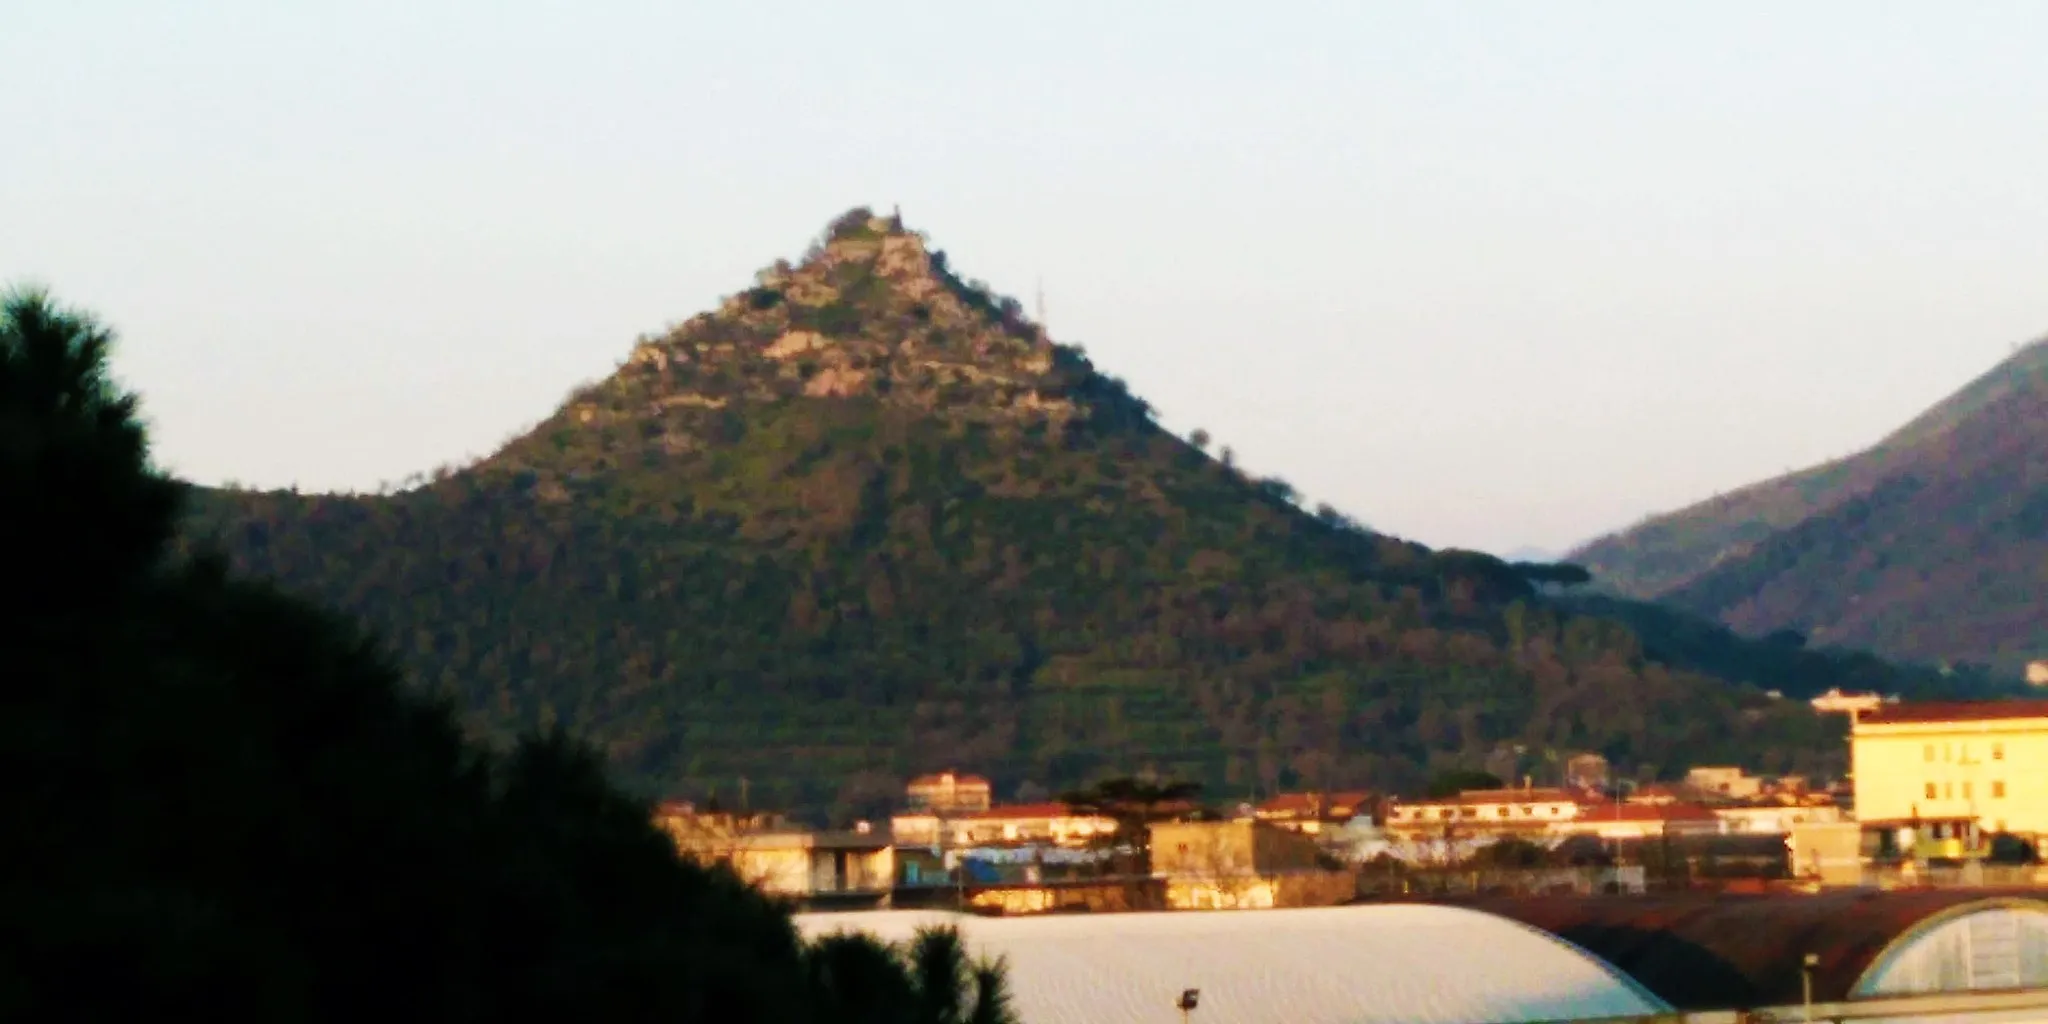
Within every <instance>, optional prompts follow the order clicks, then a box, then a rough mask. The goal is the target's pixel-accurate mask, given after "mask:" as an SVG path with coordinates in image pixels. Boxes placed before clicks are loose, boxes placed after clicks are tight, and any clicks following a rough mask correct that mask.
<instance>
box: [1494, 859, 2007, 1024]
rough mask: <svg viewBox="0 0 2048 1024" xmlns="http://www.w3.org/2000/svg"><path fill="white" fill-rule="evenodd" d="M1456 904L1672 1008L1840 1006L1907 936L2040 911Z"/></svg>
mask: <svg viewBox="0 0 2048 1024" xmlns="http://www.w3.org/2000/svg"><path fill="white" fill-rule="evenodd" d="M1465 905H1466V906H1470V907H1474V908H1478V909H1482V910H1485V911H1488V912H1490V913H1495V914H1500V915H1502V916H1504V917H1511V918H1514V919H1515V920H1518V921H1522V922H1525V923H1527V924H1529V925H1531V926H1533V927H1536V928H1541V929H1543V930H1544V931H1546V932H1549V933H1551V934H1553V935H1557V936H1559V937H1561V938H1563V939H1565V940H1566V941H1569V942H1571V943H1573V944H1575V945H1577V946H1580V947H1582V948H1584V949H1587V950H1590V951H1592V952H1593V953H1594V954H1596V955H1598V956H1600V957H1602V958H1604V959H1605V961H1606V962H1607V963H1611V964H1613V965H1614V966H1615V967H1617V968H1619V969H1621V970H1623V971H1626V972H1628V974H1629V975H1630V976H1631V977H1633V978H1634V979H1635V980H1636V981H1638V982H1641V983H1642V984H1643V985H1644V986H1646V987H1647V988H1649V989H1650V991H1652V992H1655V993H1656V994H1657V995H1658V996H1659V997H1661V998H1663V999H1665V1000H1668V1001H1669V1002H1670V1003H1671V1004H1672V1005H1674V1006H1677V1007H1678V1008H1679V1009H1682V1010H1694V1009H1699V1010H1720V1009H1734V1008H1754V1007H1761V1006H1785V1005H1790V1004H1793V1003H1797V1002H1799V1000H1800V998H1801V981H1802V979H1801V967H1800V965H1801V961H1802V960H1803V959H1804V958H1805V957H1806V955H1807V954H1812V955H1813V956H1814V957H1815V958H1816V959H1817V963H1816V964H1815V966H1814V969H1813V996H1814V998H1815V999H1816V1000H1819V1001H1823V1002H1836V1001H1840V1000H1844V999H1849V998H1852V997H1853V996H1854V995H1857V994H1866V993H1857V992H1855V989H1856V987H1857V984H1858V982H1859V981H1860V980H1862V979H1863V977H1864V975H1865V973H1866V972H1868V971H1870V969H1871V965H1872V964H1873V962H1875V961H1876V960H1877V959H1878V957H1879V956H1881V955H1883V954H1884V953H1886V951H1888V950H1894V949H1895V947H1894V943H1896V942H1898V941H1899V940H1901V939H1903V938H1906V937H1907V936H1909V935H1911V934H1912V933H1913V932H1914V931H1915V929H1918V928H1920V927H1922V926H1923V925H1925V924H1931V923H1933V922H1934V921H1935V920H1938V919H1944V918H1946V917H1948V916H1951V915H1958V914H1965V913H1969V912H1971V911H1974V910H1981V909H1987V908H1993V907H2000V906H2017V907H2020V908H2032V909H2034V910H2036V911H2041V912H2048V902H2044V901H2043V900H2042V899H2040V894H2039V893H2037V892H2014V893H1999V892H1996V891H1992V890H1982V889H1977V890H1972V889H1912V890H1897V891H1888V892H1878V891H1874V890H1839V891H1831V892H1822V893H1816V894H1812V895H1799V894H1773V895H1759V896H1737V895H1729V894H1718V895H1717V894H1712V893H1673V894H1660V895H1653V896H1613V897H1602V898H1595V899H1588V898H1584V897H1545V896H1539V897H1528V898H1494V899H1479V900H1470V901H1465Z"/></svg>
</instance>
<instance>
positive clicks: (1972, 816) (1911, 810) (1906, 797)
mask: <svg viewBox="0 0 2048 1024" xmlns="http://www.w3.org/2000/svg"><path fill="white" fill-rule="evenodd" d="M1849 746H1850V763H1851V765H1852V778H1853V779H1854V782H1855V792H1856V797H1855V799H1856V815H1857V818H1858V819H1859V820H1860V821H1862V822H1863V823H1864V824H1865V825H1866V826H1868V825H1870V824H1872V823H1876V822H1893V823H1899V824H1900V825H1901V826H1902V827H1903V826H1906V825H1912V824H1915V823H1918V824H1923V825H1924V824H1926V823H1929V822H1937V821H1939V822H1944V823H1966V824H1969V825H1973V826H1974V828H1973V829H1971V830H1970V831H1973V832H1976V833H1979V834H1990V833H2000V832H2011V833H2016V834H2021V835H2028V836H2036V837H2040V836H2048V700H2006V701H1936V702H1906V703H1901V704H1891V705H1887V706H1885V707H1884V708H1881V709H1879V710H1877V711H1874V712H1871V713H1869V714H1866V715H1863V716H1862V717H1860V718H1859V719H1858V720H1857V721H1856V722H1855V723H1854V725H1853V726H1852V727H1851V731H1850V736H1849ZM1941 838H1944V839H1948V840H1952V841H1954V840H1959V839H1966V838H1968V837H1967V836H1965V837H1955V836H1943V837H1941ZM1964 855H1967V853H1965V854H1964Z"/></svg>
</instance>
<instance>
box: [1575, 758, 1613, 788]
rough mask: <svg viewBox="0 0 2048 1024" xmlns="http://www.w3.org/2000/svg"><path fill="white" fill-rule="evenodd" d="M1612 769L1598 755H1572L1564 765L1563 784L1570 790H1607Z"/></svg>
mask: <svg viewBox="0 0 2048 1024" xmlns="http://www.w3.org/2000/svg"><path fill="white" fill-rule="evenodd" d="M1612 775H1613V769H1612V767H1611V766H1609V765H1608V763H1607V759H1606V758H1605V757H1602V756H1600V755H1599V754H1574V755H1573V756H1572V757H1570V758H1568V759H1566V761H1565V763H1564V784H1565V785H1566V786H1567V787H1569V788H1571V789H1579V790H1589V791H1591V792H1595V793H1597V792H1599V791H1601V790H1603V789H1606V788H1607V784H1608V782H1609V780H1610V778H1611V777H1612Z"/></svg>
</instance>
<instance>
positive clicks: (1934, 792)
mask: <svg viewBox="0 0 2048 1024" xmlns="http://www.w3.org/2000/svg"><path fill="white" fill-rule="evenodd" d="M1940 795H1941V791H1940V790H1938V789H1935V788H1934V783H1932V782H1930V783H1928V784H1927V799H1929V800H1933V799H1935V798H1937V797H1939V796H1940Z"/></svg>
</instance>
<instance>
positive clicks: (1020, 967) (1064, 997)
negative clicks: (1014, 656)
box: [797, 904, 1668, 1024]
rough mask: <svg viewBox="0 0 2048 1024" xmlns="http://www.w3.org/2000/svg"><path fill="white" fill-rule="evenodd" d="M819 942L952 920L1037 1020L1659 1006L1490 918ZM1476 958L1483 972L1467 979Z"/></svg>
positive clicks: (1190, 919)
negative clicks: (931, 932)
mask: <svg viewBox="0 0 2048 1024" xmlns="http://www.w3.org/2000/svg"><path fill="white" fill-rule="evenodd" d="M797 924H798V927H799V928H800V929H801V930H802V931H803V932H804V933H805V934H806V935H809V936H817V935H822V934H829V933H831V932H833V931H839V930H845V929H852V930H859V931H866V932H870V933H872V934H874V935H875V936H876V937H878V938H881V939H884V940H889V941H901V940H904V939H907V938H910V937H911V936H912V935H913V934H915V932H916V930H917V929H918V928H919V927H921V926H925V925H932V924H956V925H958V926H959V928H960V931H961V935H962V937H963V938H964V939H965V940H966V942H967V945H968V947H969V949H970V950H973V951H975V952H977V953H984V954H998V955H1002V956H1006V957H1008V958H1009V961H1010V980H1011V985H1012V992H1013V993H1014V994H1015V1006H1016V1010H1017V1015H1018V1017H1019V1018H1020V1019H1022V1020H1024V1021H1026V1022H1028V1024H1082V1022H1087V1024H1125V1022H1129V1024H1146V1022H1153V1021H1162V1020H1168V1021H1170V1020H1173V1019H1175V1018H1176V1015H1175V1013H1174V1011H1173V1009H1172V1007H1173V1004H1174V1000H1175V998H1176V997H1178V996H1179V995H1180V993H1181V990H1183V989H1189V988H1194V989H1200V990H1201V1007H1200V1009H1199V1010H1197V1011H1196V1013H1195V1015H1194V1018H1193V1019H1194V1020H1195V1021H1197V1022H1200V1021H1204V1020H1208V1021H1219V1022H1220V1021H1283V1020H1284V1021H1287V1022H1288V1024H1382V1022H1384V1024H1395V1022H1400V1024H1473V1022H1483V1021H1554V1020H1575V1019H1589V1018H1591V1019H1599V1018H1613V1017H1624V1016H1637V1015H1645V1014H1651V1013H1657V1012H1662V1011H1664V1010H1667V1009H1668V1007H1666V1006H1665V1005H1664V1004H1663V1002H1662V1001H1660V1000H1658V999H1657V998H1656V997H1655V996H1653V995H1651V994H1649V993H1648V992H1647V991H1645V990H1644V989H1643V988H1642V987H1641V986H1639V985H1637V984H1635V983H1634V982H1632V981H1630V980H1629V979H1628V978H1627V977H1625V976H1623V975H1622V974H1621V973H1620V972H1618V971H1616V970H1614V969H1613V968H1612V967H1609V966H1608V965H1606V964H1604V963H1602V962H1600V961H1599V960H1598V959H1597V958H1595V957H1592V956H1589V955H1587V954H1586V953H1584V952H1583V951H1581V950H1578V949H1574V948H1572V947H1571V946H1569V945H1567V944H1566V943H1564V942H1561V941H1558V940H1557V939H1555V938H1553V937H1552V936H1550V935H1547V934H1545V933H1542V932H1539V931H1537V930H1535V929H1532V928H1528V927H1525V926H1523V925H1520V924H1517V923H1515V922H1514V921H1511V920H1506V919H1503V918H1500V917H1496V916H1493V915H1491V914H1484V913H1479V912H1476V911H1471V910H1464V909H1460V908H1456V907H1445V906H1430V905H1424V904H1379V905H1366V906H1351V907H1325V908H1318V909H1313V910H1260V911H1247V912H1241V913H1208V914H1204V913H1156V914H1071V915H1048V916H1042V917H1016V918H979V917H965V916H960V915H950V914H939V913H918V912H911V911H872V912H863V913H847V914H799V915H797ZM1474 950H1484V951H1485V968H1484V969H1483V970H1475V969H1473V962H1472V956H1473V951H1474Z"/></svg>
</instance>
